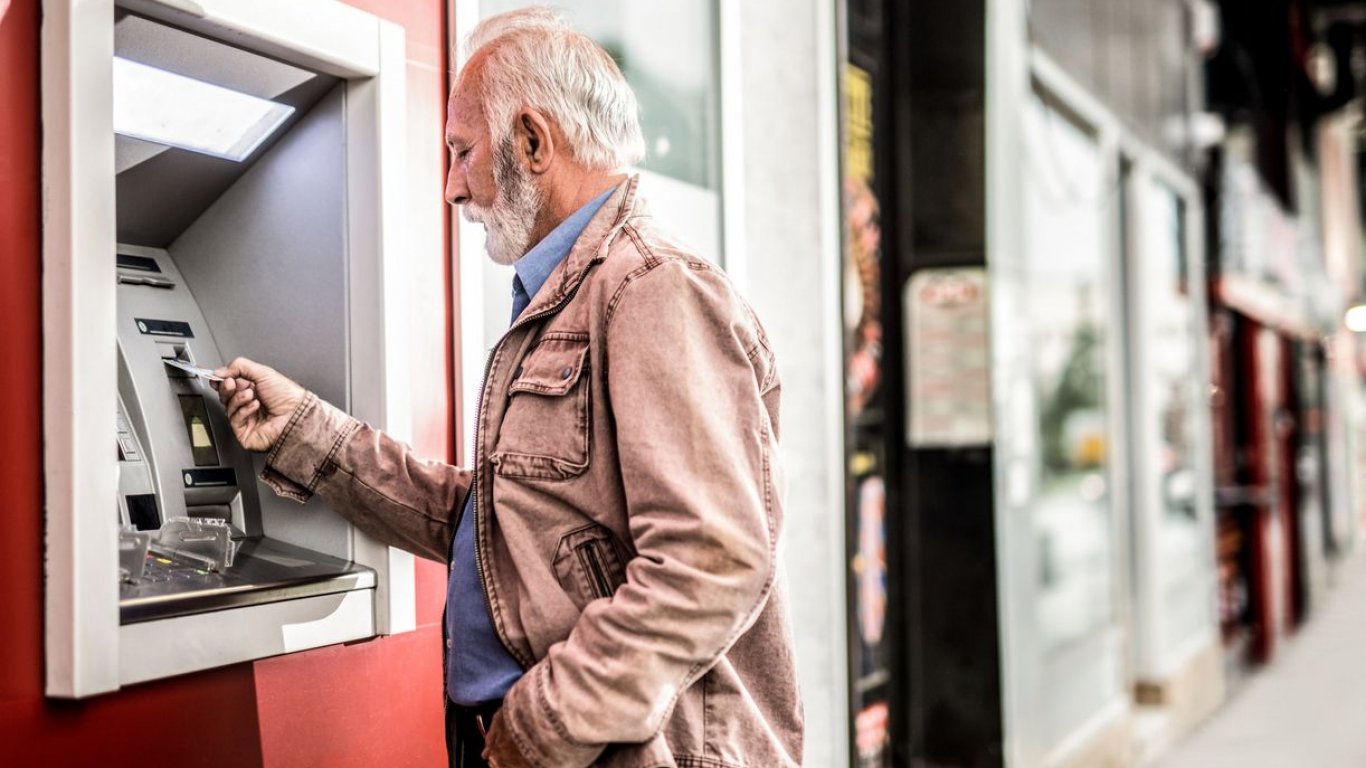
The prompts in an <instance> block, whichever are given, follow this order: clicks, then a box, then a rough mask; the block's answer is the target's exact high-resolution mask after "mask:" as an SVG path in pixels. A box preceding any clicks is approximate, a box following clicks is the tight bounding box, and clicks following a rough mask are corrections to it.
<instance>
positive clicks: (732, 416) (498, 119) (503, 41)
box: [219, 9, 802, 768]
mask: <svg viewBox="0 0 1366 768" xmlns="http://www.w3.org/2000/svg"><path fill="white" fill-rule="evenodd" d="M468 46H469V50H470V56H469V59H468V63H467V64H466V65H465V67H464V69H463V71H462V72H461V73H460V75H459V78H458V81H457V83H456V86H455V89H454V91H453V92H452V94H451V98H450V104H449V108H448V115H447V118H448V124H447V130H446V140H447V143H448V144H449V145H450V150H451V155H452V163H451V171H450V177H449V179H448V181H447V186H446V198H447V200H448V201H449V202H450V203H452V204H453V205H459V206H461V207H462V208H463V209H464V215H465V216H466V218H468V219H470V220H471V221H476V222H480V223H482V224H483V225H484V227H485V230H486V232H487V235H488V238H487V242H488V253H489V256H490V257H491V258H492V259H493V260H494V261H496V262H498V263H500V264H511V265H513V267H514V268H515V271H516V276H515V277H514V278H513V280H512V292H513V318H512V324H511V327H510V328H509V330H508V331H507V333H506V334H505V335H504V336H503V338H502V340H500V341H499V342H498V344H497V345H496V346H495V347H494V348H493V350H492V352H491V354H490V356H489V360H488V363H487V366H486V369H485V371H484V377H483V382H484V383H483V385H482V390H481V392H480V408H479V412H478V418H477V419H476V420H475V422H474V423H475V425H476V426H475V435H474V454H473V456H472V459H471V461H472V468H471V469H470V470H468V471H467V470H462V469H457V468H455V467H451V466H448V465H445V464H440V463H431V462H424V461H421V460H419V459H417V458H416V457H414V456H413V455H412V453H411V452H410V450H409V449H408V448H407V447H406V446H404V445H401V444H399V443H397V442H395V441H393V440H391V439H390V438H389V437H387V436H386V435H384V434H383V433H381V432H379V431H377V430H375V429H372V428H371V427H369V426H367V425H365V424H362V423H360V422H358V421H356V420H355V419H352V418H351V417H349V416H347V415H345V414H343V413H341V412H340V411H338V410H336V409H335V408H333V407H331V406H330V405H328V404H326V403H324V402H322V401H320V400H319V399H318V398H317V397H316V396H315V395H313V394H312V393H309V392H306V391H304V390H303V389H302V388H301V387H299V385H297V384H295V383H294V382H292V381H290V380H288V379H287V378H285V377H284V376H282V375H281V374H279V373H277V372H276V371H274V370H271V369H270V368H267V367H265V366H263V365H260V364H258V363H254V362H252V361H249V360H240V359H239V360H237V361H234V362H233V363H232V364H231V365H229V366H227V367H226V368H224V369H221V370H220V371H219V373H220V374H221V375H223V376H224V377H226V381H225V382H224V383H223V384H222V385H221V386H220V396H221V397H222V399H223V401H224V403H225V404H226V407H227V412H228V415H229V418H230V421H231V423H232V425H233V429H234V431H235V432H236V434H237V437H238V439H239V440H241V442H242V443H243V445H245V446H246V447H248V448H249V449H252V450H256V451H268V455H267V462H266V469H265V472H264V475H263V479H264V480H265V482H267V483H268V484H270V485H271V486H272V487H273V488H274V489H275V490H276V491H277V492H278V493H280V494H283V495H286V496H291V497H293V498H297V499H300V500H302V499H306V498H308V497H309V496H310V495H313V494H318V495H320V496H322V497H323V498H325V499H326V500H327V501H328V503H329V504H330V505H331V506H332V507H333V508H334V509H337V510H338V511H339V512H340V513H341V514H343V515H345V516H346V517H347V518H348V519H349V520H351V521H352V522H354V523H355V524H356V525H357V526H359V527H360V528H361V529H362V530H364V531H366V532H367V533H369V534H370V535H372V536H374V537H376V538H377V539H379V540H381V541H385V542H388V543H390V544H392V545H394V546H399V547H403V548H405V549H409V550H411V551H413V552H415V553H418V554H420V555H423V556H426V557H430V558H433V559H437V560H442V561H446V562H448V563H449V564H450V581H449V590H448V594H447V603H446V621H445V630H446V637H447V641H446V648H447V651H446V653H447V658H446V681H445V683H446V692H447V696H448V701H447V702H446V704H447V739H448V744H449V748H450V760H451V765H453V766H462V767H463V766H479V765H484V764H487V765H492V766H496V767H497V768H514V767H515V766H526V765H530V766H565V767H566V768H568V767H569V766H587V765H602V766H620V767H622V768H646V767H647V766H666V765H667V766H674V765H676V766H685V767H686V766H693V767H695V768H722V767H724V766H755V767H757V766H764V767H765V768H768V767H769V766H792V765H796V764H798V763H799V761H800V759H801V737H802V718H801V704H800V701H799V699H798V695H797V687H796V682H795V676H794V668H793V657H792V641H791V636H790V632H789V627H788V621H787V616H786V608H785V605H784V597H783V594H782V590H781V588H780V586H779V585H778V581H777V578H776V571H777V562H776V554H775V551H776V546H777V539H778V532H779V529H780V527H781V524H782V487H783V483H782V474H781V470H780V466H781V462H780V458H779V452H778V444H777V439H778V395H779V383H778V374H777V370H776V368H775V365H774V360H773V355H772V352H771V351H770V349H769V345H768V342H767V340H766V338H765V336H764V331H763V329H762V327H761V326H760V324H759V322H758V320H757V319H756V318H755V316H754V313H753V312H752V311H751V309H750V308H749V306H748V305H747V304H746V303H745V302H744V301H743V300H742V299H741V298H740V297H739V296H738V295H736V293H735V290H734V289H733V288H732V287H731V284H730V283H729V282H728V281H727V279H726V278H725V276H724V275H723V274H721V272H720V271H719V270H717V269H716V268H715V267H714V266H712V265H711V264H708V263H707V262H705V261H703V260H702V259H700V258H698V257H697V256H695V255H693V254H692V253H690V252H689V251H688V250H687V249H686V248H685V247H683V246H682V245H680V244H678V243H677V242H675V241H673V240H671V239H669V238H667V237H666V236H665V235H663V234H661V233H660V232H659V231H657V230H656V229H655V228H654V225H653V224H652V223H651V221H650V218H649V215H648V213H647V212H646V210H645V205H644V203H643V202H642V201H641V199H640V198H639V197H638V194H637V189H636V184H637V180H636V178H634V177H628V176H627V175H626V174H625V172H624V169H625V168H627V167H628V166H630V165H631V164H632V163H635V162H638V161H639V160H640V156H641V154H642V147H643V141H642V138H641V133H640V126H639V123H638V118H637V114H636V113H637V108H636V101H635V97H634V95H633V94H632V92H631V89H630V88H629V86H628V85H627V84H626V82H625V80H624V79H623V78H622V75H621V72H620V71H619V70H618V69H617V67H616V65H615V63H614V62H613V61H612V59H611V57H609V56H608V55H607V53H606V52H605V51H603V49H602V48H601V47H599V46H598V45H597V44H595V43H594V42H593V41H591V40H589V39H588V38H586V37H584V36H583V35H580V34H578V33H576V32H574V31H573V30H572V29H570V28H569V27H568V26H566V25H565V24H564V23H563V22H562V21H560V20H559V19H558V18H557V17H556V16H555V15H554V14H553V13H551V12H549V11H546V10H543V9H533V10H526V11H518V12H513V13H509V14H504V15H501V16H497V17H494V18H490V19H488V20H487V21H485V22H483V23H482V24H480V25H479V27H477V28H476V29H475V30H474V32H473V34H472V35H471V38H470V40H469V42H468ZM485 760H486V761H487V763H485Z"/></svg>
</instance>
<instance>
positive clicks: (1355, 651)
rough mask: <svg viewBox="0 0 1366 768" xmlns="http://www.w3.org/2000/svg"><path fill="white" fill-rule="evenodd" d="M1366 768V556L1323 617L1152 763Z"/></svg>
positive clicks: (1344, 575) (1162, 766)
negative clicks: (1203, 723) (1198, 725)
mask: <svg viewBox="0 0 1366 768" xmlns="http://www.w3.org/2000/svg"><path fill="white" fill-rule="evenodd" d="M1233 766H1237V768H1366V557H1363V556H1360V555H1357V556H1354V557H1351V558H1350V559H1348V560H1347V561H1346V562H1344V563H1343V564H1342V565H1341V567H1340V568H1339V569H1338V573H1337V585H1336V586H1335V587H1332V588H1330V589H1329V591H1328V594H1327V597H1326V598H1325V600H1324V605H1323V606H1322V608H1321V609H1320V610H1319V612H1318V613H1317V615H1315V616H1312V617H1311V618H1310V620H1309V622H1308V623H1307V624H1306V625H1305V626H1304V628H1303V629H1301V630H1300V631H1299V632H1298V633H1297V634H1296V635H1295V636H1294V637H1293V638H1291V639H1290V641H1289V642H1287V643H1286V645H1284V646H1283V647H1282V651H1281V653H1280V655H1279V657H1278V658H1276V659H1275V660H1274V661H1273V662H1272V664H1271V665H1270V666H1268V667H1266V668H1264V669H1262V670H1260V671H1258V672H1256V673H1255V674H1253V675H1252V676H1251V677H1250V678H1249V679H1248V680H1247V682H1246V683H1245V684H1243V685H1242V686H1240V687H1238V688H1237V689H1236V690H1235V691H1234V692H1233V694H1232V696H1231V698H1230V700H1229V701H1228V702H1226V703H1225V705H1224V706H1223V708H1222V709H1221V710H1220V711H1219V712H1218V713H1216V714H1215V715H1214V717H1212V718H1211V719H1210V720H1209V722H1207V723H1206V724H1205V725H1203V726H1202V727H1201V728H1200V729H1199V730H1197V731H1196V732H1195V733H1193V734H1192V735H1191V736H1189V737H1188V738H1187V739H1186V740H1185V741H1183V742H1181V743H1180V744H1178V745H1176V746H1175V747H1174V748H1173V749H1172V750H1171V751H1170V752H1168V753H1167V754H1166V755H1164V756H1163V757H1162V758H1161V759H1159V760H1158V761H1157V762H1156V763H1155V764H1154V765H1153V768H1233Z"/></svg>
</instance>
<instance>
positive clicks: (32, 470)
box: [0, 0, 454, 768]
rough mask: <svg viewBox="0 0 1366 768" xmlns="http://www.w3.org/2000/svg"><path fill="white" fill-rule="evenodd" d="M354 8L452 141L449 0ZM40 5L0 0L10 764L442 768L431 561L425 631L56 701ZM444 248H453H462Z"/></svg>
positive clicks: (449, 446) (433, 422)
mask: <svg viewBox="0 0 1366 768" xmlns="http://www.w3.org/2000/svg"><path fill="white" fill-rule="evenodd" d="M352 4H353V5H356V6H358V7H361V8H363V9H365V10H367V11H370V12H372V13H375V14H377V15H380V16H383V17H385V18H388V19H390V20H392V21H395V22H397V23H399V24H401V25H403V26H404V27H405V29H406V32H407V35H408V69H409V82H408V90H409V102H410V110H409V111H410V116H412V115H420V116H421V117H422V119H423V120H424V121H426V122H428V123H430V126H429V127H430V136H431V141H433V142H440V140H441V138H440V137H441V125H440V115H441V108H440V107H441V104H443V103H444V95H445V89H446V74H445V70H446V53H445V51H446V48H447V46H446V45H445V32H444V30H445V21H444V18H445V12H444V8H443V0H354V1H353V2H352ZM39 7H40V0H0V425H3V428H0V456H3V457H4V460H3V461H0V489H3V490H4V503H3V504H0V529H3V531H4V540H5V544H6V546H5V552H4V555H3V556H0V584H3V585H4V589H3V590H0V762H3V763H4V764H6V765H51V766H66V765H71V766H84V765H100V766H112V767H117V766H133V765H138V766H141V765H146V764H156V765H164V766H224V767H225V768H227V767H229V766H231V767H232V768H252V767H253V766H272V767H276V766H315V765H326V766H357V767H359V766H381V765H382V766H437V765H443V764H444V760H445V758H444V749H443V747H442V736H441V729H442V725H441V686H440V684H441V681H440V666H441V660H440V627H439V623H438V622H439V619H440V611H441V601H442V599H443V596H444V584H445V576H444V568H443V567H442V566H441V565H439V564H436V563H428V562H425V561H422V562H420V563H419V565H418V585H417V586H418V603H419V609H418V623H419V628H418V630H417V631H416V632H412V633H407V634H403V635H397V636H394V637H388V638H381V639H377V640H370V641H365V642H359V643H350V644H346V645H342V646H333V647H329V648H322V649H318V650H315V651H309V652H305V653H299V654H293V655H290V656H282V657H278V658H274V659H267V660H264V661H260V662H256V663H253V664H239V665H235V666H231V667H225V668H223V669H218V670H212V671H209V672H203V673H199V674H194V675H187V676H184V677H180V678H175V679H171V680H164V681H159V682H154V683H147V684H143V685H137V686H133V687H130V688H128V689H126V690H123V691H119V692H117V693H113V694H109V695H106V696H101V697H97V698H94V699H91V700H86V701H78V702H70V701H51V700H48V699H45V698H44V697H43V695H42V691H43V595H42V585H43V573H42V570H43V536H42V531H43V503H42V488H43V485H42V482H43V474H42V464H41V455H42V423H41V414H42V402H41V380H40V373H39V372H40V371H41V362H42V361H41V350H42V346H41V345H42V322H41V304H40V302H41V286H40V279H41V247H42V244H41V199H40V188H41V187H40V178H41V177H40V156H39V151H40V144H39V140H40V108H39V91H38V89H39V59H38V30H39V26H38V25H39ZM410 119H411V118H410ZM419 127H420V126H419ZM419 132H420V133H421V131H419ZM410 133H411V131H410ZM423 140H424V141H425V140H426V139H425V138H424V139H423ZM438 146H439V145H438ZM440 195H441V188H440V185H439V184H436V183H434V184H433V189H432V190H431V203H430V204H431V205H434V206H439V205H442V203H441V197H440ZM443 231H444V227H443ZM442 241H443V243H445V244H446V245H447V246H448V244H449V236H448V235H445V236H443V237H442ZM447 252H448V248H442V249H440V252H433V253H417V254H413V255H412V258H414V259H420V260H425V261H422V262H421V263H422V264H424V265H426V266H425V267H424V270H425V273H426V274H430V273H431V272H432V271H433V270H440V271H441V273H442V274H443V275H447V276H448V275H449V273H448V271H447V270H448V259H447ZM449 282H450V281H449V280H446V281H445V283H446V284H449ZM431 283H432V281H431V280H430V279H428V280H426V283H425V284H424V285H423V286H416V287H415V288H414V302H413V305H414V310H413V316H412V321H411V322H412V331H413V333H414V337H415V345H416V346H415V349H414V350H413V352H414V354H413V358H414V368H413V372H412V377H413V381H414V384H413V392H414V409H415V417H416V418H415V423H416V424H417V425H418V428H417V430H416V435H415V444H416V446H417V448H418V449H419V450H420V451H422V452H423V453H425V454H426V455H429V456H436V457H442V456H444V457H447V458H450V457H453V454H454V451H453V445H454V441H453V436H452V430H451V415H452V411H451V402H452V399H451V378H450V376H451V374H450V368H451V362H450V355H449V350H450V344H451V336H450V329H449V317H450V296H449V291H448V290H447V288H446V287H445V285H436V286H433V285H431Z"/></svg>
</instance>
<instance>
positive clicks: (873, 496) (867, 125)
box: [841, 2, 901, 768]
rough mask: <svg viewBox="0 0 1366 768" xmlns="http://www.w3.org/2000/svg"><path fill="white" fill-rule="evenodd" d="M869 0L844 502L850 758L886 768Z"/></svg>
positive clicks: (854, 165) (862, 24)
mask: <svg viewBox="0 0 1366 768" xmlns="http://www.w3.org/2000/svg"><path fill="white" fill-rule="evenodd" d="M879 7H880V6H879V4H878V3H876V2H862V3H850V5H849V23H850V33H849V34H850V36H849V41H850V44H849V60H848V61H846V62H845V63H844V70H843V76H842V78H841V90H842V108H843V122H842V128H843V130H842V141H843V146H842V160H843V190H842V191H843V200H842V202H843V217H844V233H843V234H844V239H843V251H842V264H841V274H842V277H843V296H842V300H843V301H842V303H843V313H842V325H843V329H842V330H843V338H844V371H843V374H844V404H845V424H846V433H845V499H846V521H847V522H846V531H847V540H846V551H847V556H848V571H847V578H848V595H849V616H848V621H849V654H850V659H849V670H850V697H849V702H850V717H851V719H852V723H851V725H852V726H853V727H852V729H851V730H852V733H853V735H854V739H853V742H854V743H853V744H851V745H850V746H851V753H852V760H853V764H854V765H857V766H859V767H860V768H882V767H883V766H889V765H891V756H892V738H893V732H894V730H895V729H894V727H893V723H894V722H895V720H894V712H893V711H892V708H891V698H892V695H891V689H892V682H893V681H892V672H891V660H892V656H891V649H892V647H893V642H892V638H891V637H890V635H891V632H890V628H891V626H892V623H891V622H890V621H889V619H888V609H889V606H890V605H891V599H890V587H891V578H890V573H889V569H888V514H889V506H888V498H889V494H888V485H889V482H890V481H891V480H890V478H889V477H888V466H887V441H888V439H889V438H892V437H894V436H895V435H896V434H898V433H900V432H901V428H900V427H899V426H896V427H893V426H892V425H890V424H889V423H888V421H887V419H888V416H887V408H886V404H887V400H886V398H887V396H888V391H889V390H888V382H887V380H886V367H885V359H884V358H885V352H886V349H885V346H884V345H885V341H884V322H885V320H884V318H885V313H884V300H883V290H884V269H883V268H884V265H883V252H882V222H881V202H880V201H879V199H878V188H877V185H876V183H875V177H874V173H875V167H876V166H875V159H876V155H875V152H874V147H875V144H874V125H875V124H874V107H875V98H874V96H875V94H874V89H875V77H874V74H875V71H876V68H875V62H876V57H875V56H874V55H873V54H872V51H873V50H874V47H875V46H874V45H873V42H874V40H875V38H871V37H869V36H868V35H869V34H871V33H873V32H874V31H875V30H877V29H880V21H879V20H878V18H877V16H878V13H879Z"/></svg>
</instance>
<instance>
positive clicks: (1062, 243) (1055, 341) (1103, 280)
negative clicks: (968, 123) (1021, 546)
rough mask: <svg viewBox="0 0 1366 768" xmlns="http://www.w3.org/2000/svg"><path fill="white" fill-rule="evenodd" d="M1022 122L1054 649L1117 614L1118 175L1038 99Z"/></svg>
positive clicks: (1041, 602)
mask: <svg viewBox="0 0 1366 768" xmlns="http://www.w3.org/2000/svg"><path fill="white" fill-rule="evenodd" d="M1025 123H1026V130H1027V131H1028V134H1027V135H1028V138H1029V143H1030V146H1031V147H1035V148H1036V150H1035V151H1032V152H1031V161H1032V162H1031V165H1032V166H1033V167H1032V168H1031V173H1030V174H1029V178H1028V180H1027V181H1026V182H1025V187H1026V216H1025V221H1026V227H1027V229H1028V239H1027V242H1026V243H1025V256H1024V259H1023V272H1024V273H1023V275H1022V276H1021V277H1022V278H1023V282H1024V286H1025V287H1024V296H1025V297H1026V301H1025V303H1024V307H1025V310H1024V315H1025V316H1024V317H1022V318H1021V320H1022V322H1023V323H1024V324H1025V326H1026V330H1025V334H1026V339H1027V341H1028V344H1029V348H1030V349H1031V350H1032V361H1031V369H1032V370H1031V372H1030V373H1031V385H1032V388H1033V391H1034V396H1033V401H1034V404H1035V411H1036V412H1035V425H1036V427H1037V440H1038V446H1037V450H1036V451H1034V454H1035V456H1036V457H1037V461H1036V473H1037V474H1036V483H1035V484H1034V488H1035V491H1034V494H1033V498H1032V501H1031V503H1030V505H1029V507H1030V511H1031V514H1032V519H1033V530H1034V533H1035V536H1036V540H1037V547H1038V550H1037V560H1036V562H1037V572H1036V573H1035V574H1034V575H1033V576H1034V578H1035V579H1036V595H1037V607H1036V610H1037V617H1038V621H1039V631H1040V639H1041V641H1042V650H1043V651H1044V652H1045V653H1050V654H1051V653H1054V652H1057V651H1059V650H1061V649H1062V648H1064V647H1066V646H1068V645H1069V644H1072V643H1074V642H1076V641H1079V640H1082V639H1084V638H1087V637H1089V636H1090V635H1092V634H1093V633H1095V632H1096V631H1098V630H1100V629H1102V628H1104V627H1106V626H1108V625H1109V624H1110V623H1111V622H1112V620H1113V618H1114V616H1115V605H1114V582H1113V553H1112V548H1113V547H1112V519H1111V507H1110V496H1111V489H1110V487H1109V483H1110V475H1109V462H1110V446H1111V443H1112V438H1111V435H1110V429H1109V424H1110V408H1111V404H1110V402H1109V399H1108V397H1107V394H1106V387H1107V376H1108V371H1107V355H1108V344H1109V343H1110V339H1111V337H1112V334H1111V329H1110V319H1109V318H1110V314H1109V307H1110V305H1111V304H1110V302H1109V300H1108V289H1107V285H1108V283H1107V279H1108V275H1107V271H1108V270H1107V266H1108V261H1109V258H1108V256H1107V254H1109V253H1110V252H1111V251H1112V248H1111V247H1110V246H1111V243H1110V237H1109V232H1108V229H1107V226H1106V225H1107V220H1108V216H1109V211H1110V210H1111V209H1112V206H1113V205H1114V199H1113V196H1112V195H1111V194H1110V190H1111V189H1113V185H1114V179H1113V178H1112V177H1109V176H1107V174H1106V166H1105V161H1104V157H1105V156H1104V154H1103V153H1102V151H1101V148H1100V146H1099V145H1098V143H1097V141H1096V140H1095V138H1094V137H1093V136H1091V135H1090V134H1088V133H1086V132H1085V131H1083V130H1082V129H1081V128H1079V127H1078V126H1077V125H1076V124H1074V123H1073V122H1072V121H1071V120H1069V119H1068V118H1067V117H1066V116H1065V115H1064V114H1063V113H1062V112H1061V111H1059V110H1056V109H1054V108H1053V107H1051V106H1050V105H1048V104H1046V103H1045V102H1044V101H1043V100H1042V99H1040V98H1035V99H1034V100H1033V101H1032V103H1031V105H1030V108H1029V110H1028V113H1027V115H1026V117H1025Z"/></svg>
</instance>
